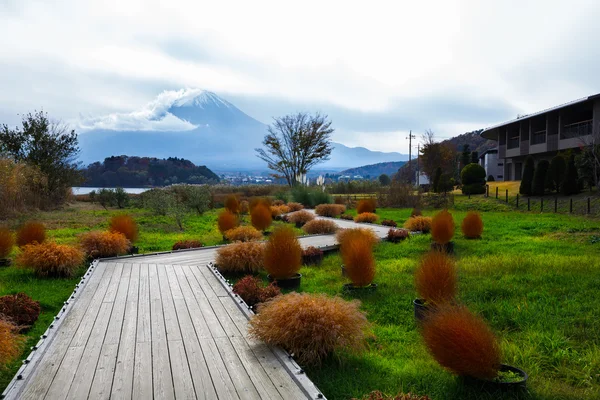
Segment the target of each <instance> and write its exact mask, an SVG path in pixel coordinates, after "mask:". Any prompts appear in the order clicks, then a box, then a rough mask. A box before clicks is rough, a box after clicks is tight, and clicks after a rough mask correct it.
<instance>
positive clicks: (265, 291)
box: [233, 275, 281, 307]
mask: <svg viewBox="0 0 600 400" xmlns="http://www.w3.org/2000/svg"><path fill="white" fill-rule="evenodd" d="M233 293H236V294H238V295H239V296H240V297H241V298H242V300H244V301H245V302H246V304H248V305H249V306H250V307H253V306H255V305H256V304H258V303H263V302H265V301H267V300H269V299H271V298H273V297H275V296H279V295H280V294H281V290H280V289H279V287H277V285H275V284H274V283H271V284H270V285H268V286H264V285H263V284H262V281H261V280H260V279H259V278H256V277H254V276H251V275H248V276H245V277H243V278H242V279H240V280H239V281H238V282H237V283H236V284H235V285H233Z"/></svg>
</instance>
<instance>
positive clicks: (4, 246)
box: [0, 228, 15, 267]
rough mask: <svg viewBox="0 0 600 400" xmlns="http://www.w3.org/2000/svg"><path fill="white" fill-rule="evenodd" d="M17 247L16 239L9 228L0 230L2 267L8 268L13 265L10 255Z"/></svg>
mask: <svg viewBox="0 0 600 400" xmlns="http://www.w3.org/2000/svg"><path fill="white" fill-rule="evenodd" d="M14 245H15V239H14V237H13V235H12V232H11V231H9V230H8V229H7V228H0V267H8V266H9V265H10V264H11V260H10V258H8V255H9V254H10V252H11V251H12V248H13V246H14Z"/></svg>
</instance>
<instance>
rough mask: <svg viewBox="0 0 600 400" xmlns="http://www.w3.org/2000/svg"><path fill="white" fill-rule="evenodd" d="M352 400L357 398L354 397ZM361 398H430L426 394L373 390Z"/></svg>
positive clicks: (409, 399)
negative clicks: (386, 392) (392, 394)
mask: <svg viewBox="0 0 600 400" xmlns="http://www.w3.org/2000/svg"><path fill="white" fill-rule="evenodd" d="M352 400H358V399H356V398H354V399H352ZM361 400H431V399H430V398H429V397H428V396H419V395H416V394H411V393H398V394H397V395H396V396H388V395H386V394H383V393H381V392H380V391H379V390H375V391H374V392H371V393H369V394H367V395H365V396H364V397H363V398H362V399H361Z"/></svg>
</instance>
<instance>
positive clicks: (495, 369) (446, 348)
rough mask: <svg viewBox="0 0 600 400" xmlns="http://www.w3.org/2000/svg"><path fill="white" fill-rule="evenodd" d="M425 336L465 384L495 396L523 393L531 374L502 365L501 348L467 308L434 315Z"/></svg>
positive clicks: (437, 356)
mask: <svg viewBox="0 0 600 400" xmlns="http://www.w3.org/2000/svg"><path fill="white" fill-rule="evenodd" d="M422 328H423V329H422V330H421V334H422V335H423V340H424V342H425V345H426V346H427V349H428V350H429V353H431V355H432V356H433V358H435V360H436V361H437V362H438V363H439V364H440V365H441V366H442V367H444V368H446V369H447V370H449V371H450V372H452V373H454V374H456V375H458V376H461V377H463V378H464V381H465V383H468V384H473V385H476V386H478V387H480V388H482V389H484V390H490V391H492V392H498V391H507V390H516V389H521V388H524V387H525V386H526V383H527V378H528V376H527V373H526V372H525V371H523V370H521V369H519V368H516V367H513V366H509V365H505V364H502V363H501V360H502V354H501V351H500V345H499V344H498V341H497V339H496V337H495V335H494V333H493V332H492V330H491V329H490V328H489V327H488V326H487V324H486V323H485V321H483V319H481V318H480V317H478V316H476V315H475V314H473V313H471V312H470V311H469V310H468V309H467V308H466V307H464V306H456V305H444V306H442V307H440V308H439V309H438V310H437V311H436V312H435V313H433V314H431V315H430V316H429V317H428V318H427V319H426V320H425V321H424V322H423V326H422Z"/></svg>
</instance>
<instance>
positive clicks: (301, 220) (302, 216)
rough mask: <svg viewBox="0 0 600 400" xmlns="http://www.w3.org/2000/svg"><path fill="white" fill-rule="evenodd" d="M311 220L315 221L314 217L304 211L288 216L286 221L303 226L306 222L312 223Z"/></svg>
mask: <svg viewBox="0 0 600 400" xmlns="http://www.w3.org/2000/svg"><path fill="white" fill-rule="evenodd" d="M313 219H315V215H314V214H313V213H311V212H309V211H306V210H300V211H296V212H293V213H291V214H290V215H288V221H290V222H291V223H294V224H300V225H304V224H306V223H307V222H309V221H312V220H313Z"/></svg>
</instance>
